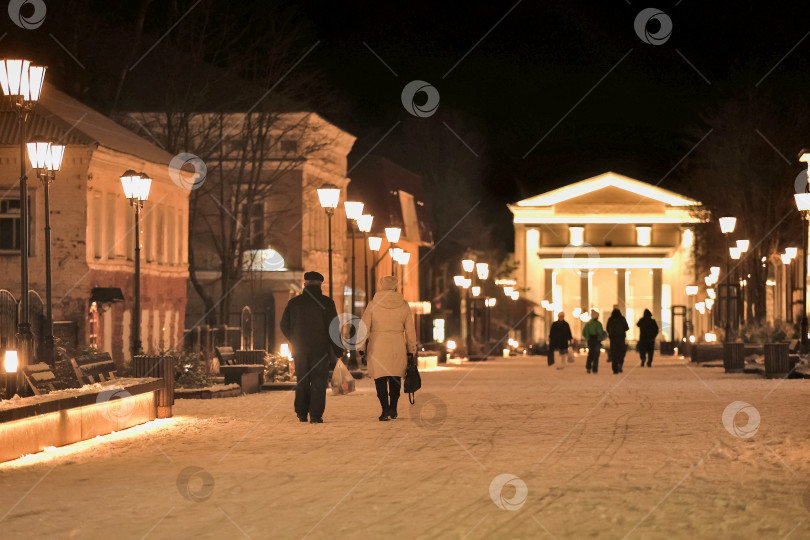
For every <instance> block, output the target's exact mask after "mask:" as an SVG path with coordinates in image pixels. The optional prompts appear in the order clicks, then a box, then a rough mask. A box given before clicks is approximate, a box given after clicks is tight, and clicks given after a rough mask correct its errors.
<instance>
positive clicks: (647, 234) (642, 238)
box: [636, 227, 652, 246]
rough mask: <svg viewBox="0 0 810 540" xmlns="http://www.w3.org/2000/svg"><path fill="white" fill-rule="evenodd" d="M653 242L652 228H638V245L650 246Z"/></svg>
mask: <svg viewBox="0 0 810 540" xmlns="http://www.w3.org/2000/svg"><path fill="white" fill-rule="evenodd" d="M651 240H652V227H636V243H637V244H638V245H639V246H649V245H650V243H651Z"/></svg>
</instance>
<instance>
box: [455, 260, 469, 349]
mask: <svg viewBox="0 0 810 540" xmlns="http://www.w3.org/2000/svg"><path fill="white" fill-rule="evenodd" d="M465 268H466V267H465ZM453 281H454V282H455V284H456V285H457V286H458V287H459V288H461V289H464V294H462V295H461V309H460V311H461V313H459V315H460V316H461V317H460V318H461V323H462V332H461V333H462V337H464V339H465V341H466V343H467V357H468V358H469V357H470V350H471V349H472V334H470V326H469V314H470V286H471V285H472V279H470V278H468V277H465V276H454V277H453Z"/></svg>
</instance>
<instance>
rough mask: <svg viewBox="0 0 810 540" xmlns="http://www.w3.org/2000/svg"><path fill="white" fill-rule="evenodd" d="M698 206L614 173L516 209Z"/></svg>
mask: <svg viewBox="0 0 810 540" xmlns="http://www.w3.org/2000/svg"><path fill="white" fill-rule="evenodd" d="M582 204H595V205H600V206H602V205H611V206H613V205H624V204H630V205H642V206H646V207H648V208H649V207H651V206H653V207H654V206H658V207H661V206H662V205H663V206H664V207H666V206H676V207H683V206H695V205H698V204H700V203H698V202H697V201H695V200H694V199H689V198H687V197H684V196H682V195H679V194H677V193H675V192H674V191H669V190H667V189H663V188H661V187H658V186H654V185H652V184H648V183H647V182H642V181H640V180H636V179H634V178H630V177H628V176H624V175H621V174H617V173H614V172H606V173H603V174H600V175H599V176H594V177H592V178H587V179H585V180H581V181H579V182H575V183H573V184H569V185H567V186H564V187H561V188H559V189H555V190H552V191H548V192H546V193H543V194H540V195H536V196H534V197H531V198H528V199H525V200H522V201H520V202H518V203H517V204H516V205H515V206H517V207H549V206H555V207H557V206H558V205H560V206H569V205H576V206H579V205H582Z"/></svg>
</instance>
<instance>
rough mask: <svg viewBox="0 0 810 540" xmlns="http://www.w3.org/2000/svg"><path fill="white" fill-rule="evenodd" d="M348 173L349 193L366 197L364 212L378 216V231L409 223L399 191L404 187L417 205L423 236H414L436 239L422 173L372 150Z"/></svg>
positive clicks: (357, 197)
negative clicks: (406, 220)
mask: <svg viewBox="0 0 810 540" xmlns="http://www.w3.org/2000/svg"><path fill="white" fill-rule="evenodd" d="M348 176H349V177H350V178H351V182H349V187H348V196H349V198H350V199H354V200H359V201H363V203H364V204H365V206H364V208H363V213H366V214H371V215H373V216H374V223H373V227H374V231H382V230H383V229H384V228H385V227H392V226H398V227H402V226H403V225H405V217H404V216H403V209H402V204H401V202H400V198H399V192H400V191H403V192H405V193H409V194H410V195H412V196H413V199H414V205H415V206H416V218H417V221H418V227H419V231H418V232H419V238H418V239H413V240H418V241H419V242H420V243H423V244H432V243H433V232H432V231H431V228H430V218H429V214H428V208H427V206H426V201H425V196H424V192H423V190H422V178H421V177H420V176H419V175H417V174H415V173H413V172H411V171H409V170H408V169H406V168H404V167H402V166H400V165H397V164H396V163H394V162H393V161H390V160H388V159H386V158H384V157H382V156H377V155H373V154H372V155H368V156H366V157H365V158H364V159H362V160H361V161H359V162H358V163H356V164H355V165H354V166H352V168H351V169H349V173H348ZM408 234H410V231H408ZM409 240H410V238H409Z"/></svg>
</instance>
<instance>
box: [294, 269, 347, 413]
mask: <svg viewBox="0 0 810 540" xmlns="http://www.w3.org/2000/svg"><path fill="white" fill-rule="evenodd" d="M322 283H323V276H322V275H321V274H319V273H318V272H307V273H306V274H304V291H303V292H302V293H301V294H299V295H298V296H296V297H295V298H293V299H292V300H290V301H289V302H288V303H287V307H285V308H284V314H283V315H282V316H281V331H282V333H283V334H284V335H285V336H286V337H287V339H289V340H290V345H291V347H292V355H293V359H294V361H295V374H296V376H297V377H298V383H297V384H296V385H295V414H296V415H298V420H300V421H301V422H306V421H307V415H309V421H310V423H312V424H320V423H322V422H323V411H324V409H325V408H326V384H327V379H328V378H329V364H330V362H331V360H332V358H333V356H337V355H339V352H338V351H339V350H342V345H338V344H336V343H334V342H333V341H332V339H331V338H330V336H329V325H330V324H331V323H332V320H333V319H335V318H336V317H337V309H335V303H334V302H333V301H332V299H331V298H329V297H328V296H324V294H323V293H322V292H321V284H322Z"/></svg>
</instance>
